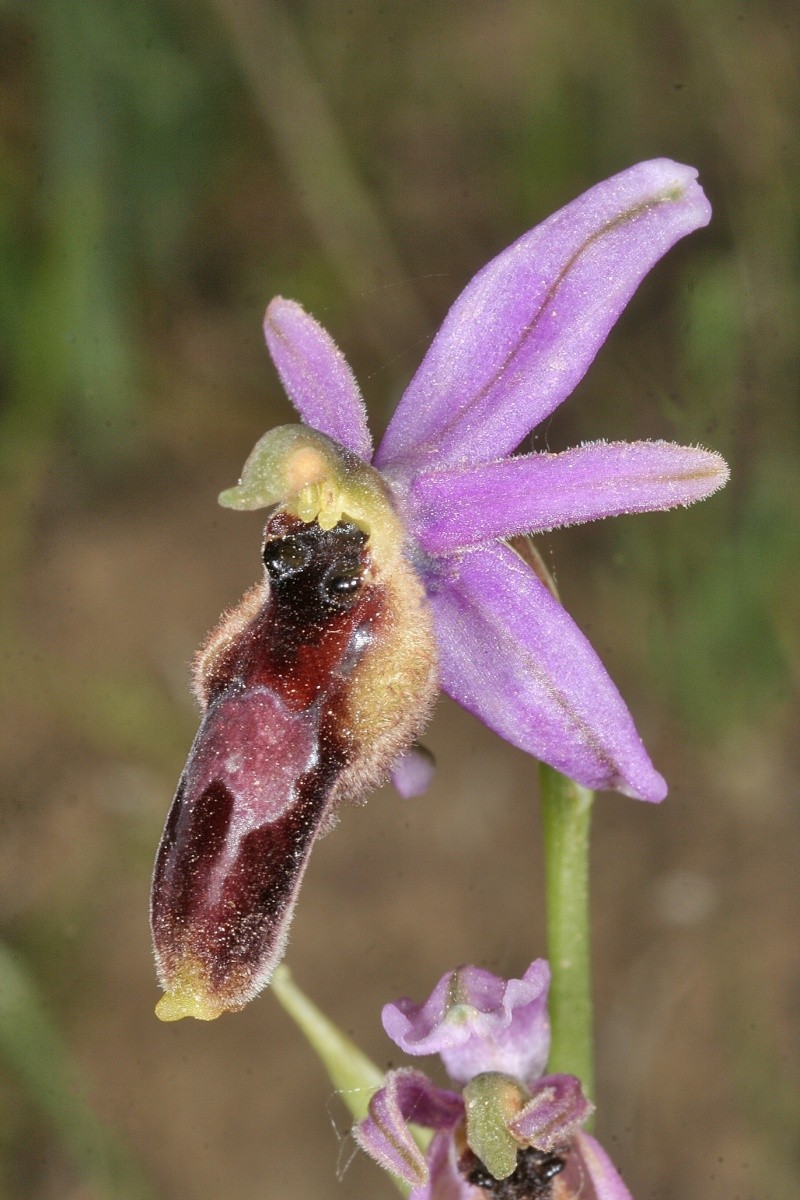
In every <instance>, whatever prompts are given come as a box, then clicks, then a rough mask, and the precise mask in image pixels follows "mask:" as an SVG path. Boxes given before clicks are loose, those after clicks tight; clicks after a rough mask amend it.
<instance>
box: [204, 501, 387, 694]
mask: <svg viewBox="0 0 800 1200" xmlns="http://www.w3.org/2000/svg"><path fill="white" fill-rule="evenodd" d="M366 547H367V537H366V534H365V533H363V531H362V530H360V529H359V528H358V527H357V526H356V525H353V524H349V523H346V522H340V523H339V524H338V525H336V526H335V527H334V528H333V529H320V527H319V526H318V525H316V524H310V525H309V524H305V523H303V522H302V521H299V520H298V519H297V518H296V517H291V516H288V515H287V514H286V513H279V514H277V515H276V516H274V517H273V518H272V519H271V520H270V521H269V523H268V524H267V527H266V531H265V542H264V551H263V557H264V565H265V569H266V573H267V578H268V582H269V590H268V595H267V596H266V598H265V601H264V604H263V605H262V607H261V609H260V610H259V612H258V613H257V614H256V616H255V617H254V619H253V620H252V621H251V622H250V624H249V625H248V626H247V628H246V629H245V630H243V631H242V633H241V634H240V635H238V636H237V637H236V638H235V639H234V640H233V642H232V644H231V645H230V646H229V647H227V648H226V649H225V650H224V651H223V652H222V653H221V654H220V656H219V657H218V659H216V660H215V662H214V664H213V667H212V669H211V673H210V677H209V678H208V680H207V681H206V683H207V686H208V691H209V695H210V697H211V698H212V699H213V697H214V696H216V695H218V694H219V693H220V692H221V691H222V690H223V689H224V688H226V687H228V686H230V685H231V684H232V683H236V682H238V683H240V684H241V685H242V686H244V687H253V686H257V685H259V684H260V685H263V686H267V687H271V688H274V689H275V690H276V691H277V692H278V693H279V694H280V695H281V696H282V698H283V699H284V700H285V701H286V703H287V704H288V705H289V706H290V707H291V708H293V709H298V708H304V707H306V706H307V705H309V704H311V703H313V702H314V700H315V699H316V697H317V695H318V694H319V692H320V690H321V689H322V688H323V687H325V686H326V685H327V683H328V682H329V680H330V677H331V674H332V673H333V672H335V671H337V670H346V669H349V667H350V666H351V665H352V664H350V663H349V661H347V658H348V651H349V650H350V649H352V646H353V643H354V639H355V635H356V634H359V638H358V639H356V640H358V641H360V642H361V643H363V645H366V644H367V643H368V641H369V637H370V630H371V626H372V625H373V624H374V621H375V619H376V617H377V616H378V614H379V612H380V604H379V601H378V596H377V591H376V589H375V588H373V587H370V586H369V585H367V584H366V583H365V581H364V573H365V571H366V568H367V563H368V552H367V548H366ZM362 648H363V646H362Z"/></svg>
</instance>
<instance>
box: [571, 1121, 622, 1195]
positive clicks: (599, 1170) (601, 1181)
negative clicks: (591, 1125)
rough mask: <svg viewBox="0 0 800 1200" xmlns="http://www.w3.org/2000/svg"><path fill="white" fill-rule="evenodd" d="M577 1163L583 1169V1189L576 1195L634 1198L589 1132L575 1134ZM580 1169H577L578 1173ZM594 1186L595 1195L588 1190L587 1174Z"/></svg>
mask: <svg viewBox="0 0 800 1200" xmlns="http://www.w3.org/2000/svg"><path fill="white" fill-rule="evenodd" d="M574 1146H575V1150H576V1154H575V1156H574V1157H575V1160H576V1161H575V1165H576V1167H580V1168H581V1169H582V1174H583V1176H584V1178H583V1179H581V1181H580V1182H581V1190H580V1191H576V1195H580V1196H587V1200H633V1197H632V1196H631V1194H630V1192H629V1191H628V1189H627V1188H626V1186H625V1184H624V1183H623V1181H622V1176H621V1175H620V1173H619V1171H618V1170H617V1168H616V1167H615V1166H614V1164H613V1162H612V1161H611V1159H610V1158H609V1157H608V1155H607V1154H606V1152H605V1150H604V1149H603V1147H602V1146H601V1145H600V1143H599V1142H598V1141H597V1140H596V1139H595V1138H593V1137H592V1135H591V1134H589V1133H584V1132H583V1130H579V1132H578V1133H576V1134H575V1141H574ZM577 1174H578V1171H576V1175H577ZM587 1175H588V1177H589V1180H590V1181H591V1186H592V1187H593V1188H594V1196H592V1195H591V1193H588V1195H587V1190H586V1179H585V1176H587Z"/></svg>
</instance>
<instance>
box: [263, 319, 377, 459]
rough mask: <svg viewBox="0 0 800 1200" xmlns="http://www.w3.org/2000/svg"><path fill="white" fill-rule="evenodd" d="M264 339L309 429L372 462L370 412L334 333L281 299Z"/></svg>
mask: <svg viewBox="0 0 800 1200" xmlns="http://www.w3.org/2000/svg"><path fill="white" fill-rule="evenodd" d="M264 335H265V337H266V339H267V346H268V347H269V352H270V354H271V355H272V361H273V362H274V363H275V367H276V370H277V372H278V374H279V375H280V377H281V383H282V384H283V386H284V388H285V389H286V394H287V396H288V397H289V399H290V400H291V402H292V404H293V405H294V407H295V408H296V409H297V411H298V413H299V414H300V416H301V417H302V418H303V420H304V421H305V423H306V425H310V426H311V427H312V429H318V430H319V432H320V433H325V434H327V435H328V437H330V438H333V440H334V441H335V442H338V443H339V445H340V446H344V447H346V449H348V450H352V452H353V453H354V454H358V455H359V456H360V457H361V458H364V459H366V460H367V462H369V460H370V458H371V457H372V439H371V438H370V435H369V429H368V428H367V410H366V409H365V407H364V401H363V400H362V398H361V393H360V391H359V390H358V384H357V383H356V381H355V377H354V375H353V372H352V371H351V370H350V367H349V366H348V364H347V361H346V359H345V357H344V355H343V354H342V352H341V350H340V349H339V348H338V346H337V345H336V343H335V342H334V340H333V338H332V337H331V336H330V334H329V333H326V331H325V330H324V329H323V328H322V326H321V325H319V324H318V323H317V322H316V321H315V320H314V318H313V317H310V316H309V315H308V313H307V312H305V310H304V309H302V308H301V307H300V305H299V304H296V303H295V302H294V300H284V299H283V298H282V297H281V296H276V298H275V299H274V300H273V301H272V302H271V303H270V305H269V308H268V309H267V313H266V316H265V317H264Z"/></svg>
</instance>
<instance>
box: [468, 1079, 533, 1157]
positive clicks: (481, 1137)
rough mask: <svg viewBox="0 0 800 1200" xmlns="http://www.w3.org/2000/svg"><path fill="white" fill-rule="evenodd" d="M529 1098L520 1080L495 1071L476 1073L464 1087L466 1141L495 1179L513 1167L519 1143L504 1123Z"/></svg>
mask: <svg viewBox="0 0 800 1200" xmlns="http://www.w3.org/2000/svg"><path fill="white" fill-rule="evenodd" d="M529 1099H530V1096H529V1093H528V1092H527V1090H526V1089H525V1088H524V1087H523V1086H522V1084H521V1083H519V1082H518V1081H517V1080H516V1079H514V1078H513V1077H512V1076H510V1075H502V1074H500V1072H498V1071H486V1072H484V1074H482V1075H476V1076H475V1078H474V1079H471V1080H470V1081H469V1083H468V1084H467V1085H466V1087H465V1088H464V1107H465V1109H466V1113H467V1143H468V1145H469V1148H470V1150H472V1151H473V1153H474V1154H477V1156H478V1158H479V1159H480V1160H481V1162H482V1163H483V1165H484V1166H485V1167H486V1169H487V1170H488V1171H490V1172H491V1173H492V1175H494V1177H495V1179H507V1178H508V1176H509V1175H513V1173H514V1171H515V1170H516V1167H517V1151H518V1150H519V1143H518V1142H517V1141H515V1139H514V1138H513V1137H512V1136H511V1134H510V1133H509V1131H508V1122H509V1121H511V1120H512V1119H513V1118H514V1117H515V1116H516V1115H517V1114H518V1113H519V1112H520V1111H521V1109H522V1108H523V1107H524V1106H525V1104H526V1103H527V1102H528V1100H529Z"/></svg>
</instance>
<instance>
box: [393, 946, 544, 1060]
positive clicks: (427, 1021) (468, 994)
mask: <svg viewBox="0 0 800 1200" xmlns="http://www.w3.org/2000/svg"><path fill="white" fill-rule="evenodd" d="M549 986H550V968H549V967H548V965H547V963H546V962H545V961H544V959H537V960H536V961H535V962H533V963H531V965H530V966H529V967H528V969H527V971H526V972H525V974H524V975H523V977H522V979H509V980H505V979H501V978H499V976H497V975H493V974H492V972H491V971H484V970H482V969H481V968H480V967H459V968H458V969H457V970H455V971H450V972H448V974H447V975H443V976H442V978H441V979H440V980H439V982H438V983H437V985H436V987H435V988H434V989H433V991H432V992H431V994H430V996H429V997H428V999H427V1000H426V1001H424V1003H422V1004H415V1003H414V1002H413V1001H412V1000H410V999H408V998H407V997H405V998H403V999H400V1000H398V1001H397V1002H396V1003H395V1004H387V1005H386V1006H385V1008H384V1009H383V1013H382V1020H383V1027H384V1029H385V1030H386V1032H387V1034H388V1035H389V1037H390V1038H391V1039H392V1041H393V1042H394V1043H395V1044H396V1045H397V1046H399V1047H400V1048H401V1049H402V1050H404V1051H405V1052H406V1054H412V1055H425V1054H438V1055H439V1056H440V1057H441V1059H442V1062H443V1063H444V1065H445V1067H446V1069H447V1073H448V1075H449V1076H450V1078H451V1079H454V1080H455V1081H456V1082H457V1083H466V1082H467V1080H469V1079H472V1078H473V1077H474V1076H475V1075H479V1074H481V1073H482V1072H484V1071H499V1072H502V1073H504V1074H508V1075H514V1076H516V1077H517V1078H519V1079H522V1080H528V1079H537V1078H538V1077H539V1076H540V1075H541V1073H542V1071H543V1070H544V1067H545V1064H546V1063H547V1055H548V1052H549V1049H550V1024H549V1021H548V1017H547V991H548V988H549Z"/></svg>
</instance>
